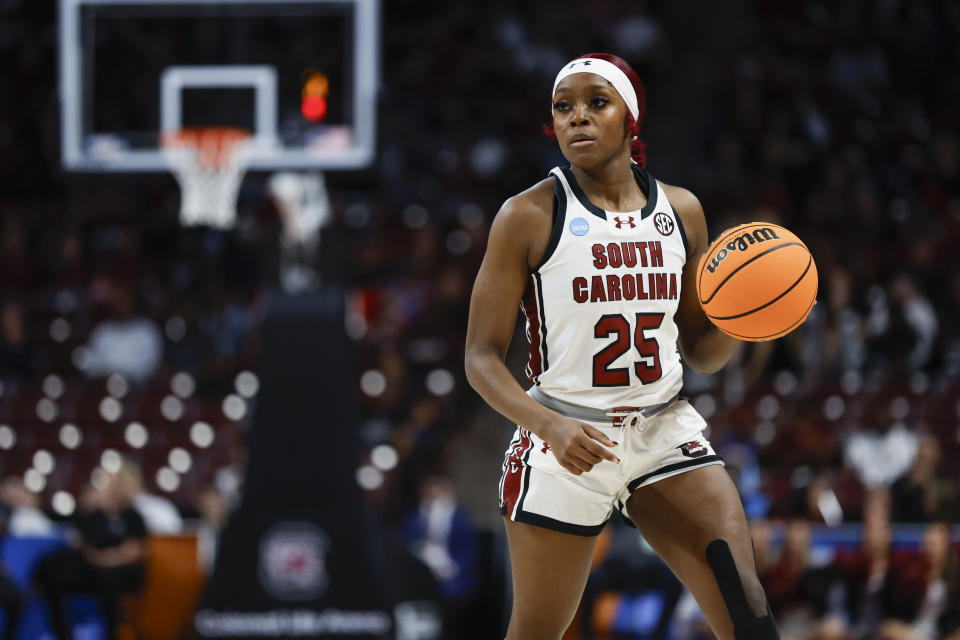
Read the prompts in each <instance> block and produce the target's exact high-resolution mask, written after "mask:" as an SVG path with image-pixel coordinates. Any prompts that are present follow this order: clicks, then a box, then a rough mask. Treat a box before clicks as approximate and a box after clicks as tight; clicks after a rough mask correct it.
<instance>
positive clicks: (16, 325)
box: [0, 300, 34, 378]
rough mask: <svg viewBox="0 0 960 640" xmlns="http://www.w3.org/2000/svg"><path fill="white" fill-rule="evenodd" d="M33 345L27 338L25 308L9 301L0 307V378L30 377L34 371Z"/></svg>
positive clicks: (13, 301)
mask: <svg viewBox="0 0 960 640" xmlns="http://www.w3.org/2000/svg"><path fill="white" fill-rule="evenodd" d="M33 357H34V349H33V345H32V344H31V343H30V340H29V338H28V336H27V331H26V327H25V323H24V320H23V307H22V306H21V304H20V303H19V302H17V301H15V300H7V301H6V302H5V303H3V306H2V307H0V378H10V377H19V376H25V375H28V374H29V373H30V372H31V370H32V364H33Z"/></svg>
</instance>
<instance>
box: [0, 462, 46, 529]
mask: <svg viewBox="0 0 960 640" xmlns="http://www.w3.org/2000/svg"><path fill="white" fill-rule="evenodd" d="M0 504H3V505H6V507H7V508H8V509H9V510H10V516H9V519H8V521H7V531H8V533H10V535H14V536H49V535H51V534H52V533H53V532H54V528H53V523H52V522H51V521H50V518H48V517H47V515H46V514H45V513H44V512H43V511H42V510H41V509H40V497H39V496H38V495H37V494H36V493H34V492H32V491H30V490H29V489H27V488H26V487H25V486H24V484H23V480H21V479H20V478H19V477H18V476H7V477H6V478H4V479H3V480H0Z"/></svg>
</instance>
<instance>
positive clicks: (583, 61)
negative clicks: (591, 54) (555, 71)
mask: <svg viewBox="0 0 960 640" xmlns="http://www.w3.org/2000/svg"><path fill="white" fill-rule="evenodd" d="M590 62H591V61H590V60H581V61H580V62H571V63H570V66H569V67H567V69H573V68H574V67H575V66H577V65H578V64H582V65H583V66H585V67H589V66H590Z"/></svg>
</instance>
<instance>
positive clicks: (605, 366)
mask: <svg viewBox="0 0 960 640" xmlns="http://www.w3.org/2000/svg"><path fill="white" fill-rule="evenodd" d="M662 322H663V314H662V313H638V314H637V318H636V323H635V324H634V327H633V330H632V331H631V330H630V322H629V321H628V320H627V319H626V318H625V317H623V315H622V314H619V313H608V314H606V315H603V316H601V317H600V319H599V320H598V321H597V324H596V325H594V327H593V337H595V338H608V337H610V336H611V335H615V336H616V340H614V341H613V342H611V343H610V344H608V345H607V346H605V347H604V348H603V349H601V350H600V352H599V353H597V355H595V356H593V386H595V387H625V386H627V385H629V384H630V369H629V368H628V367H611V366H610V363H612V362H613V361H614V360H616V359H617V358H619V357H620V356H622V355H623V354H625V353H626V352H627V351H629V350H630V338H631V337H632V338H633V346H634V348H636V350H637V352H638V353H639V354H640V357H641V358H642V360H640V361H639V362H635V363H634V364H633V370H634V372H635V373H636V374H637V377H638V378H640V382H642V383H643V384H650V383H651V382H656V381H657V380H659V379H660V376H661V375H662V371H661V369H660V344H659V343H658V342H657V340H656V338H648V337H646V335H645V334H644V331H646V330H647V329H651V330H652V329H658V328H659V327H660V324H661V323H662Z"/></svg>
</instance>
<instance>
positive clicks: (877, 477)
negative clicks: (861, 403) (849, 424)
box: [844, 419, 917, 489]
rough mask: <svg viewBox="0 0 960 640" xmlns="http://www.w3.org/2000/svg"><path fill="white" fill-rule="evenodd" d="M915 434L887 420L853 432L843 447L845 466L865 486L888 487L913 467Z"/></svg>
mask: <svg viewBox="0 0 960 640" xmlns="http://www.w3.org/2000/svg"><path fill="white" fill-rule="evenodd" d="M916 454H917V434H916V433H915V432H914V431H911V430H910V429H907V428H906V426H905V425H903V424H902V423H894V424H891V422H890V420H889V419H887V420H886V421H885V422H882V423H881V424H880V426H878V427H877V428H874V429H870V428H868V429H862V430H859V431H855V432H854V433H853V434H851V435H850V437H849V438H847V441H846V443H845V444H844V458H845V459H846V462H847V465H848V466H850V467H852V468H853V469H854V470H855V471H856V472H857V477H858V478H859V479H860V484H862V485H863V486H864V487H866V488H868V489H870V488H876V487H888V486H890V484H891V483H893V481H894V480H895V479H896V478H898V477H899V476H900V475H901V474H903V473H904V472H905V471H906V470H907V469H909V468H910V466H911V465H912V464H913V460H914V458H915V457H916Z"/></svg>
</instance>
